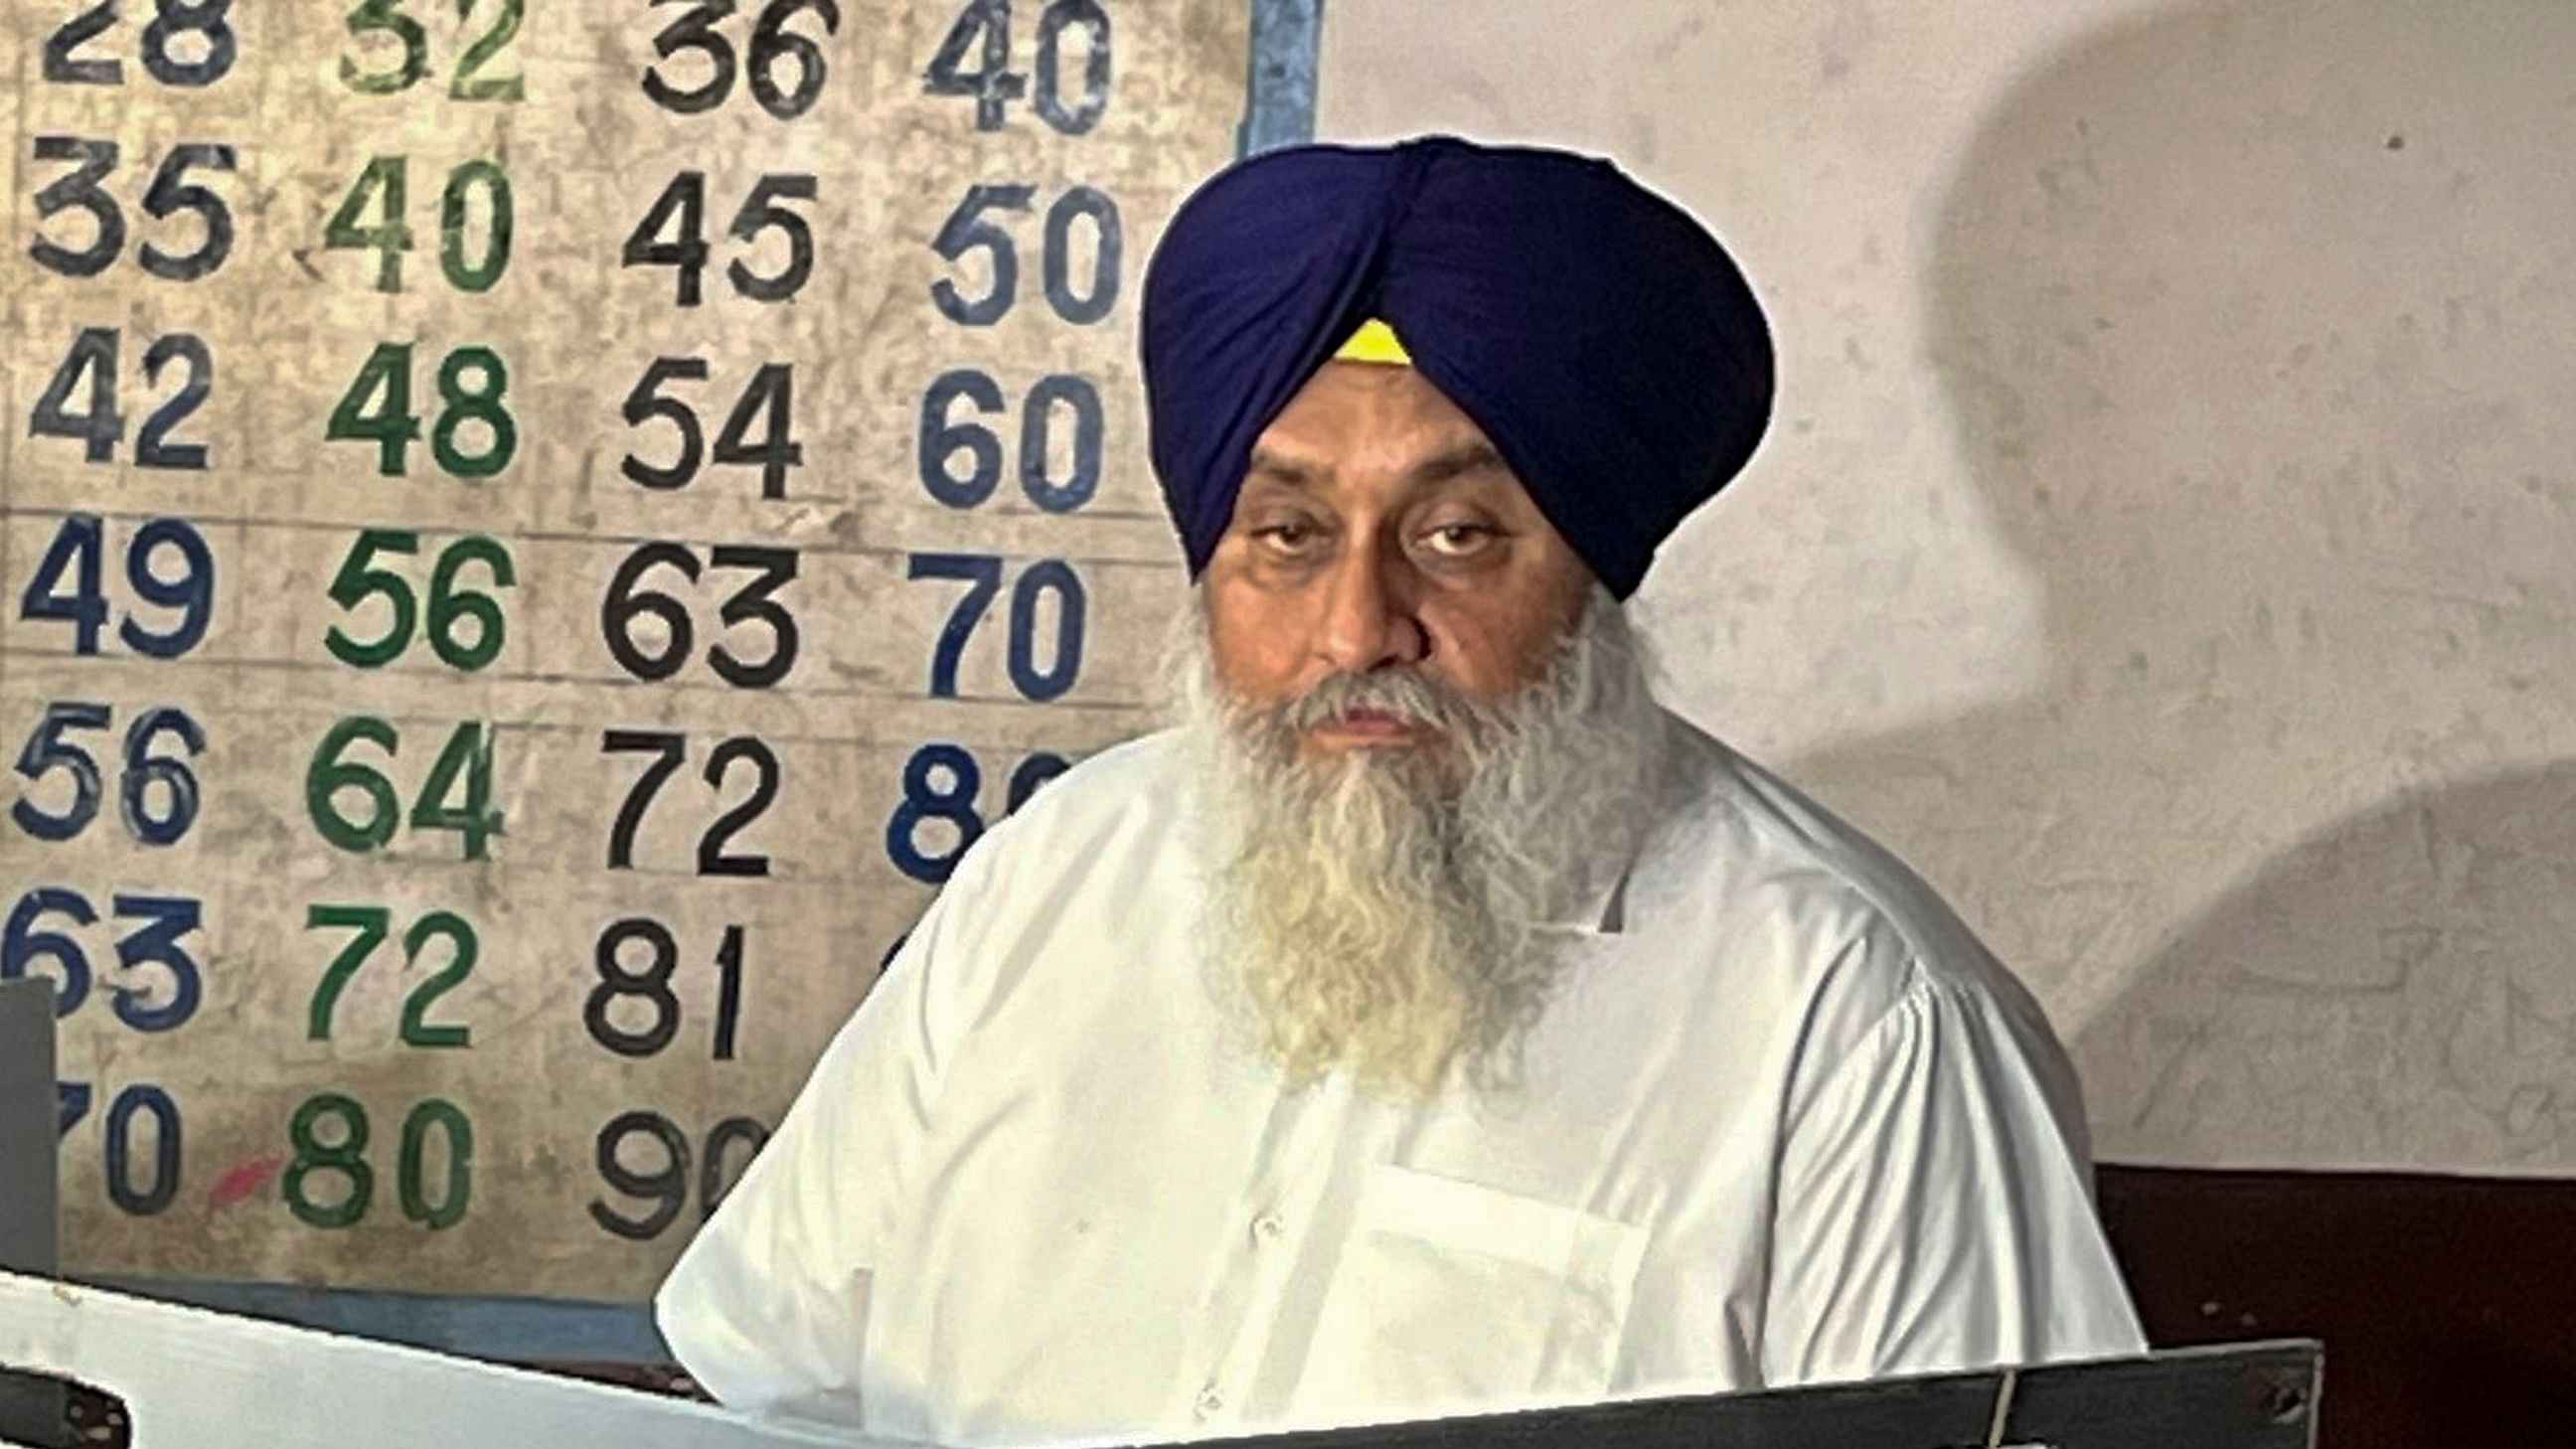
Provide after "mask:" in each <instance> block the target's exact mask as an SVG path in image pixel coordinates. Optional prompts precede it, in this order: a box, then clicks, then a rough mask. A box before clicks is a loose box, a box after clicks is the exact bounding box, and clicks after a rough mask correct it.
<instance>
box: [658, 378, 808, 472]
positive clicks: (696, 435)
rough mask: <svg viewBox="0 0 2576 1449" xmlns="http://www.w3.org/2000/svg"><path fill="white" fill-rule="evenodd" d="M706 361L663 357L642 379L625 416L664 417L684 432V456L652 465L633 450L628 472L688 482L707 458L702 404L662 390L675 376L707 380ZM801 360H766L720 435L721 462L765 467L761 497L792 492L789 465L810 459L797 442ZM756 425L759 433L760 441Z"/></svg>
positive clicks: (718, 459) (681, 453)
mask: <svg viewBox="0 0 2576 1449" xmlns="http://www.w3.org/2000/svg"><path fill="white" fill-rule="evenodd" d="M706 378H707V360H706V359H705V358H703V357H657V358H654V359H653V361H652V362H651V363H650V364H648V365H647V366H646V367H645V369H644V375H643V376H642V377H640V378H637V379H636V381H635V387H634V390H633V391H631V392H629V393H627V394H626V408H625V416H626V421H627V424H628V425H629V426H641V425H642V424H644V423H645V422H647V421H649V420H651V419H654V418H660V419H663V420H665V421H667V422H669V423H670V424H671V426H672V428H674V429H675V430H676V431H677V432H678V433H679V441H680V449H679V456H677V457H675V458H674V459H672V460H671V462H670V463H668V464H667V465H666V464H659V463H649V462H646V461H645V460H644V459H642V458H640V457H637V456H636V455H635V454H633V453H629V454H627V455H626V458H625V461H624V462H622V463H621V464H619V467H620V468H621V469H623V470H624V472H625V474H626V476H627V477H629V478H631V479H633V480H634V481H635V482H636V483H637V484H638V485H640V486H642V487H645V488H652V489H656V490H667V489H673V488H686V487H688V486H689V484H690V483H691V482H692V481H694V480H695V479H696V478H697V476H698V470H699V469H700V468H702V467H704V466H705V465H706V463H707V461H708V454H707V450H706V431H705V429H704V428H703V427H702V426H700V424H699V422H698V413H697V409H695V408H693V407H691V406H689V404H688V403H686V402H684V401H682V400H681V399H679V398H677V397H673V396H670V395H668V394H665V393H664V392H663V391H662V389H663V387H664V386H665V385H667V384H669V383H673V382H704V381H705V380H706ZM795 414H796V366H795V364H794V363H788V362H764V363H762V364H761V365H760V370H759V371H757V372H754V373H753V374H752V375H751V383H750V385H749V386H747V387H745V388H744V389H743V390H742V396H741V397H740V398H739V399H737V400H736V401H735V402H734V405H733V408H732V410H731V411H730V412H728V413H726V414H725V420H724V426H723V427H722V428H721V429H719V430H718V431H717V433H716V446H715V454H714V461H715V462H717V463H739V464H749V465H752V466H756V467H758V468H759V469H760V496H761V497H763V498H784V497H786V496H787V470H788V469H790V468H796V467H801V466H803V465H804V462H805V445H804V444H802V443H799V442H797V441H796V436H795V433H796V421H795ZM755 427H757V428H758V429H759V430H760V436H759V437H758V438H757V439H754V438H753V436H752V430H753V429H754V428H755Z"/></svg>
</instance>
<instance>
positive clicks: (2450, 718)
mask: <svg viewBox="0 0 2576 1449" xmlns="http://www.w3.org/2000/svg"><path fill="white" fill-rule="evenodd" d="M2571 61H2576V6H2571V5H2568V4H2565V3H2563V0H2445V3H2441V4H2438V5H2437V4H2430V3H2425V0H2339V3H2321V0H2221V3H2215V4H2212V3H2139V0H1951V3H1940V4H1933V3H1904V4H1899V3H1895V0H1817V3H1807V4H1799V3H1790V0H1737V3H1716V0H1616V3H1610V0H1592V3H1572V0H1559V3H1543V0H1477V3H1475V4H1472V5H1470V4H1458V3H1436V4H1435V3H1399V0H1337V3H1336V4H1334V5H1332V6H1331V7H1329V8H1328V10H1327V13H1326V16H1325V24H1324V56H1323V67H1322V78H1321V88H1320V113H1319V125H1318V131H1319V134H1320V135H1322V136H1325V137H1327V138H1376V137H1384V136H1388V135H1393V134H1398V133H1403V132H1409V131H1414V130H1421V129H1433V128H1439V129H1455V130H1460V131H1463V132H1466V133H1468V134H1471V135H1479V136H1484V137H1489V138H1505V137H1509V138H1533V139H1543V140H1547V141H1552V142H1556V143H1560V144H1566V145H1571V146H1575V147H1580V148H1585V149H1590V150H1595V151H1599V152H1604V153H1607V154H1610V155H1613V156H1615V157H1617V158H1618V159H1619V160H1621V161H1622V162H1623V163H1624V164H1626V165H1627V166H1628V167H1629V168H1630V169H1631V170H1632V171H1634V172H1636V173H1637V174H1638V175H1640V176H1641V177H1643V178H1644V179H1646V180H1647V181H1649V182H1650V183H1652V184H1654V185H1657V186H1659V187H1661V188H1663V189H1665V190H1667V191H1669V192H1670V193H1672V194H1673V195H1675V196H1676V197H1677V198H1678V199H1680V200H1682V201H1683V202H1685V203H1686V204H1688V205H1690V206H1691V207H1692V208H1693V209H1694V210H1696V211H1697V212H1698V213H1699V214H1700V215H1701V216H1703V217H1704V218H1706V219H1707V220H1708V221H1709V222H1710V223H1711V224H1712V225H1713V226H1714V227H1715V228H1716V229H1717V230H1718V231H1719V233H1720V234H1721V235H1722V236H1723V237H1724V238H1725V239H1726V240H1727V242H1728V244H1729V245H1730V247H1731V248H1732V249H1733V250H1734V251H1735V252H1736V253H1737V254H1738V256H1739V257H1740V258H1741V259H1742V261H1743V262H1744V264H1745V266H1746V268H1747V270H1748V271H1749V273H1750V274H1751V275H1752V277H1753V278H1754V280H1755V283H1756V285H1757V287H1758V288H1759V289H1760V290H1761V291H1762V293H1763V296H1764V298H1765V300H1766V303H1767V305H1768V306H1769V307H1770V308H1771V309H1772V313H1773V317H1774V321H1775V325H1776V327H1777V330H1778V333H1779V336H1780V338H1781V345H1782V354H1783V355H1782V363H1783V372H1782V378H1783V382H1782V396H1781V402H1780V408H1779V416H1778V421H1777V424H1776V426H1775V429H1774V431H1773V434H1772V436H1771V438H1770V440H1769V441H1768V442H1767V443H1766V444H1765V446H1764V449H1763V451H1762V453H1761V455H1760V456H1759V457H1758V458H1757V460H1756V461H1755V463H1754V465H1753V467H1752V468H1751V470H1750V471H1749V472H1748V473H1747V475H1746V476H1745V477H1744V478H1743V479H1742V480H1741V482H1740V483H1739V484H1738V485H1737V486H1736V488H1735V489H1734V490H1732V491H1731V492H1730V493H1729V494H1728V495H1726V496H1725V497H1723V498H1722V499H1721V500H1720V501H1719V502H1718V503H1717V504H1715V505H1713V506H1712V507H1710V508H1709V509H1707V510H1705V511H1704V512H1703V513H1702V514H1701V515H1700V516H1699V517H1698V518H1696V519H1695V520H1694V521H1693V523H1692V525H1691V526H1690V527H1689V528H1687V529H1685V530H1684V532H1683V533H1682V534H1681V535H1680V536H1679V537H1678V538H1677V539H1675V540H1674V542H1673V543H1672V544H1671V545H1670V546H1669V547H1668V548H1667V550H1666V552H1665V554H1664V557H1663V561H1662V562H1661V563H1660V564H1659V566H1658V568H1657V571H1656V573H1655V575H1654V576H1653V577H1652V578H1651V579H1650V580H1649V582H1648V585H1647V588H1646V590H1645V592H1644V594H1643V595H1642V600H1643V605H1644V608H1645V611H1646V616H1647V617H1648V619H1649V620H1650V622H1651V623H1652V624H1653V625H1654V626H1655V628H1656V631H1657V633H1658V636H1659V638H1660V639H1661V641H1662V643H1663V646H1664V649H1665V652H1666V655H1667V662H1668V665H1669V668H1670V671H1671V674H1672V676H1673V693H1674V696H1675V698H1676V701H1677V703H1679V704H1680V705H1681V706H1683V707H1684V708H1685V709H1686V710H1687V712H1688V713H1690V714H1691V715H1693V716H1694V717H1695V718H1697V719H1699V720H1701V721H1702V722H1704V723H1706V724H1709V725H1711V726H1712V727H1714V728H1716V729H1718V730H1719V731H1720V732H1721V733H1723V734H1726V735H1727V736H1729V737H1730V738H1732V739H1734V740H1735V741H1736V742H1737V743H1738V744H1740V745H1742V746H1744V747H1745V748H1747V749H1749V750H1751V751H1753V752H1754V753H1756V754H1757V755H1759V756H1760V757H1762V758H1764V759H1766V760H1768V761H1769V762H1771V763H1772V764H1774V765H1775V766H1776V767H1779V768H1781V769H1783V770H1784V771H1786V772H1787V773H1789V774H1790V775H1791V776H1792V777H1793V778H1796V779H1798V780H1800V781H1802V782H1804V783H1806V784H1807V785H1808V786H1809V787H1810V788H1812V789H1814V790H1815V791H1817V792H1818V793H1819V794H1820V795H1822V796H1823V797H1824V798H1825V799H1826V800H1827V801H1828V802H1829V803H1832V804H1834V805H1835V806H1837V807H1839V808H1841V809H1842V810H1844V812H1845V813H1847V814H1849V815H1851V816H1852V817H1854V818H1855V819H1856V820H1858V821H1859V822H1860V823H1862V824H1863V825H1865V826H1866V827H1868V828H1869V829H1871V830H1872V831H1873V832H1874V833H1876V834H1878V835H1880V836H1881V837H1882V838H1884V839H1885V840H1887V841H1888V842H1889V843H1890V844H1892V845H1894V846H1895V847H1897V848H1898V849H1899V850H1900V851H1901V852H1903V853H1904V854H1905V855H1907V856H1908V857H1909V858H1910V859H1912V860H1913V861H1914V862H1916V863H1917V864H1918V865H1919V866H1920V867H1921V868H1922V869H1923V870H1924V871H1925V872H1926V874H1928V875H1929V876H1930V877H1931V878H1932V879H1933V880H1934V881H1935V883H1936V884H1938V885H1939V886H1941V887H1942V888H1943V889H1944V890H1945V891H1946V892H1947V893H1948V894H1949V896H1950V897H1951V898H1952V899H1953V900H1954V901H1955V902H1956V903H1957V904H1958V905H1959V906H1960V908H1961V909H1962V910H1963V911H1964V912H1965V913H1966V914H1967V915H1968V917H1969V918H1970V919H1971V921H1972V922H1973V923H1974V924H1975V925H1976V926H1977V927H1978V928H1979V929H1980V930H1981V931H1983V932H1984V933H1985V934H1986V935H1987V937H1988V938H1989V939H1990V940H1991V941H1993V942H1994V944H1995V945H1996V946H1997V948H1998V949H1999V950H2000V951H2002V952H2003V953H2004V954H2005V955H2006V956H2007V958H2008V959H2009V960H2011V961H2012V962H2013V963H2014V964H2015V965H2016V966H2017V967H2018V968H2019V969H2020V970H2021V971H2022V973H2023V974H2024V975H2025V977H2027V978H2028V979H2029V980H2030V981H2031V982H2032V983H2033V984H2034V985H2035V986H2036V987H2037V988H2038V989H2039V990H2040V992H2041V993H2042V995H2043V996H2044V997H2045V998H2046V999H2047V1001H2048V1003H2049V1005H2050V1007H2051V1010H2052V1013H2053V1014H2054V1015H2055V1017H2056V1019H2057V1021H2058V1023H2059V1026H2060V1029H2061V1030H2062V1031H2063V1032H2064V1034H2065V1035H2066V1036H2067V1038H2068V1039H2069V1041H2070V1043H2072V1045H2073V1046H2074V1048H2075V1051H2076V1054H2077V1057H2078V1060H2079V1062H2080V1063H2081V1065H2082V1066H2083V1068H2084V1070H2085V1074H2086V1078H2087V1082H2088V1090H2089V1092H2090V1094H2091V1099H2092V1107H2093V1112H2094V1116H2095V1119H2096V1122H2097V1130H2098V1134H2099V1138H2100V1143H2101V1146H2102V1149H2103V1152H2104V1155H2106V1156H2109V1157H2114V1158H2121V1159H2126V1160H2133V1161H2173V1162H2190V1163H2208V1164H2217V1163H2229V1164H2240V1163H2259V1164H2300V1165H2363V1164H2371V1165H2411V1166H2420V1167H2436V1168H2452V1169H2461V1170H2468V1171H2481V1172H2486V1171H2493V1172H2541V1173H2549V1174H2558V1175H2564V1174H2567V1173H2570V1172H2576V1035H2571V1033H2576V647H2571V640H2570V638H2569V637H2568V636H2569V630H2568V624H2569V621H2570V619H2571V616H2576V567H2571V565H2576V465H2572V464H2571V461H2570V460H2571V457H2576V408H2571V407H2570V406H2569V404H2570V402H2571V400H2576V399H2571V397H2570V394H2571V390H2572V389H2571V376H2576V374H2571V368H2570V358H2571V356H2576V352H2571V348H2570V345H2569V344H2570V343H2571V342H2576V179H2571V178H2576V66H2571V64H2570V62H2571Z"/></svg>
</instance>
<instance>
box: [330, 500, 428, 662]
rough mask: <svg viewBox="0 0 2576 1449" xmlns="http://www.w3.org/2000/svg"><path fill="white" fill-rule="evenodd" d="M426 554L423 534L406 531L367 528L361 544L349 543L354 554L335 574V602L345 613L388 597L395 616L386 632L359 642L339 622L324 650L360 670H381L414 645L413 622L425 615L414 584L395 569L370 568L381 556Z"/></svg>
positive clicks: (359, 537) (385, 599)
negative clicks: (423, 545)
mask: <svg viewBox="0 0 2576 1449" xmlns="http://www.w3.org/2000/svg"><path fill="white" fill-rule="evenodd" d="M419 551H420V535H419V534H416V533H412V532H408V531H406V530H403V529H394V528H369V529H364V530H361V531H360V532H359V534H358V538H357V541H356V542H354V543H352V544H350V545H349V556H348V557H347V558H344V559H342V560H341V561H340V571H339V572H338V573H336V574H333V575H332V576H331V602H332V603H335V604H337V605H339V606H340V607H341V608H342V609H343V610H347V609H354V608H356V607H358V605H360V604H362V603H364V602H366V600H367V599H368V598H370V597H381V598H383V599H384V601H385V604H386V606H387V608H388V609H390V610H391V612H392V614H393V621H392V622H391V623H390V624H388V625H387V626H386V628H385V632H384V633H383V634H381V635H379V636H378V637H376V638H374V639H369V640H364V641H361V640H358V639H353V638H351V637H350V636H349V634H348V633H347V632H346V631H345V630H343V629H341V627H340V626H339V625H337V624H334V625H332V626H331V629H330V632H329V633H327V634H324V635H323V636H322V647H323V648H325V649H328V650H330V651H331V657H332V658H334V659H337V660H339V661H340V662H341V663H343V664H354V665H356V666H357V667H359V668H360V669H375V668H378V667H380V666H382V665H385V664H389V663H391V662H392V661H393V660H394V659H395V658H396V657H398V656H399V655H400V654H401V653H402V652H403V650H404V649H406V648H408V647H409V646H410V644H411V631H412V625H413V623H414V622H415V621H416V620H417V619H418V617H419V615H420V605H419V603H418V602H417V601H415V600H414V599H413V597H412V592H411V584H410V582H409V581H408V580H406V579H404V578H403V576H402V575H400V574H398V573H395V572H394V571H392V570H391V569H381V568H372V567H369V565H370V564H371V563H372V561H373V560H374V558H375V556H376V555H377V554H379V553H398V554H411V553H417V552H419Z"/></svg>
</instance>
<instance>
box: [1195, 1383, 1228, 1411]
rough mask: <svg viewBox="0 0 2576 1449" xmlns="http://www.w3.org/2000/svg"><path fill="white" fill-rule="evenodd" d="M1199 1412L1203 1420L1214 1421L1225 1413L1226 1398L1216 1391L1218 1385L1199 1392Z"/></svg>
mask: <svg viewBox="0 0 2576 1449" xmlns="http://www.w3.org/2000/svg"><path fill="white" fill-rule="evenodd" d="M1198 1411H1199V1417H1200V1418H1202V1419H1212V1418H1215V1417H1216V1416H1217V1415H1218V1414H1221V1413H1223V1412H1225V1396H1224V1395H1222V1394H1220V1393H1218V1392H1217V1391H1216V1385H1214V1384H1210V1385H1208V1386H1207V1387H1206V1388H1203V1389H1201V1390H1199V1402H1198Z"/></svg>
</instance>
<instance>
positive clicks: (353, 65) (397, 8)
mask: <svg viewBox="0 0 2576 1449" xmlns="http://www.w3.org/2000/svg"><path fill="white" fill-rule="evenodd" d="M348 26H349V34H350V35H352V36H354V37H356V38H357V39H359V40H360V41H364V40H365V39H366V37H367V34H368V32H370V31H382V32H383V33H385V34H387V35H390V36H392V37H393V38H394V39H395V40H396V41H397V42H399V43H400V44H401V46H402V51H403V55H402V64H401V65H398V66H396V67H395V68H394V69H392V70H390V71H383V72H377V71H368V70H364V69H361V68H360V67H359V65H358V62H357V60H356V58H355V57H353V56H350V55H348V54H345V53H343V54H342V55H341V57H340V79H341V80H342V81H343V82H345V83H346V84H347V85H348V87H349V89H351V90H353V91H356V92H358V93H359V94H360V95H369V96H384V95H391V94H393V93H394V92H395V91H399V90H405V89H408V88H409V87H410V86H412V85H413V84H415V83H417V82H418V81H419V80H420V78H421V77H422V76H425V75H427V74H429V33H428V32H427V31H424V30H422V29H421V28H420V22H419V21H417V20H414V19H412V18H411V17H410V16H408V15H405V14H403V13H402V0H360V3H359V5H358V8H357V9H355V10H352V11H350V12H349V18H348Z"/></svg>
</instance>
